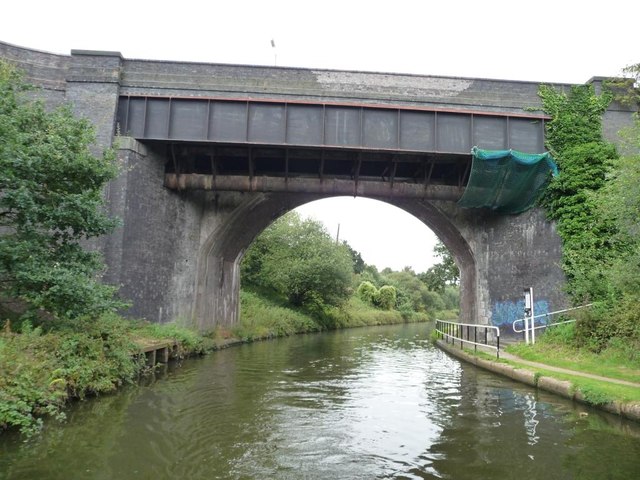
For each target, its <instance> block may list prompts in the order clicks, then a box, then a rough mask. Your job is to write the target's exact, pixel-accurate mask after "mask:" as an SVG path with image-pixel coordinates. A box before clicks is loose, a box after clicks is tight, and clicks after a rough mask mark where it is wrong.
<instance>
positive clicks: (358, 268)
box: [342, 240, 365, 273]
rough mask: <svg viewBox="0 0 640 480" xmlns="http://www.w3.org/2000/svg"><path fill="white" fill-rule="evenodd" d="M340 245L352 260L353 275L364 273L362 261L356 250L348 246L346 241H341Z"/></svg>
mask: <svg viewBox="0 0 640 480" xmlns="http://www.w3.org/2000/svg"><path fill="white" fill-rule="evenodd" d="M342 244H343V245H344V246H345V248H346V249H347V250H349V253H350V254H351V259H352V260H353V271H354V273H362V272H364V267H365V263H364V259H363V258H362V255H361V254H360V252H358V251H357V250H354V249H353V248H352V247H351V245H349V244H348V243H347V242H346V241H344V240H343V242H342Z"/></svg>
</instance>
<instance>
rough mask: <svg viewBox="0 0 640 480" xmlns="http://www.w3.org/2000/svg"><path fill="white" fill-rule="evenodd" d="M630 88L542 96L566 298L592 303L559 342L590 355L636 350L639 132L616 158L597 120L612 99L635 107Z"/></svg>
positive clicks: (546, 91)
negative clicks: (621, 347)
mask: <svg viewBox="0 0 640 480" xmlns="http://www.w3.org/2000/svg"><path fill="white" fill-rule="evenodd" d="M631 71H635V72H636V74H637V73H638V72H639V71H640V69H639V68H638V66H636V67H635V70H633V69H632V70H631ZM632 84H633V82H631V84H630V83H629V82H627V86H630V87H631V90H624V91H623V93H622V94H621V93H620V92H621V90H620V89H619V88H617V90H616V92H617V93H615V94H614V93H613V92H612V91H610V90H606V89H605V90H604V92H603V93H602V94H601V95H596V93H595V91H594V89H593V87H592V86H591V85H581V86H574V87H572V88H571V90H570V91H569V92H568V93H567V92H562V91H558V90H556V89H553V88H550V87H541V89H540V96H541V98H542V102H543V106H544V110H545V112H546V113H548V114H550V115H551V116H552V119H551V121H550V122H549V123H548V128H547V143H548V147H549V150H550V151H551V152H552V154H553V156H554V158H555V159H556V161H557V163H558V167H559V170H560V174H559V176H558V177H557V178H555V179H554V180H553V181H552V182H551V184H550V185H549V187H548V189H547V192H546V193H545V197H544V198H543V201H542V204H543V206H544V207H545V208H546V209H547V212H548V215H549V217H550V218H551V219H554V220H556V222H557V225H558V233H559V234H560V237H561V238H562V242H563V268H564V271H565V274H566V275H567V280H568V288H567V292H568V294H569V295H570V297H571V298H572V299H573V301H574V302H575V303H585V302H587V301H590V302H595V303H596V307H595V308H594V309H592V310H591V311H590V312H589V313H588V314H586V315H584V316H583V317H582V318H581V319H580V320H579V322H578V327H577V329H576V331H575V335H574V336H573V338H571V339H569V338H565V339H563V341H564V342H563V343H568V344H571V345H573V346H577V347H585V348H587V349H589V350H591V351H594V352H600V351H605V350H607V349H608V348H609V347H610V345H612V344H620V343H621V342H622V343H624V344H627V345H629V347H630V348H629V351H633V350H636V351H637V349H638V348H639V347H640V313H639V312H640V289H639V288H638V287H640V280H639V279H640V236H639V233H640V156H638V150H639V149H640V135H639V132H640V128H639V127H638V125H637V124H636V127H635V128H633V129H630V130H629V131H628V132H626V133H625V135H626V141H627V144H628V146H627V148H625V149H623V155H622V156H618V154H617V152H616V149H615V147H614V146H613V145H612V144H610V143H608V142H606V141H604V140H603V138H602V120H601V118H602V114H603V113H604V111H605V110H606V108H607V106H608V105H609V103H610V102H611V101H612V100H613V99H614V96H616V95H617V97H618V98H619V99H620V98H622V99H624V100H625V101H634V99H635V100H637V98H638V96H637V95H638V94H637V90H635V89H634V87H633V85H632ZM637 121H638V119H637V118H636V123H637ZM556 340H557V339H556Z"/></svg>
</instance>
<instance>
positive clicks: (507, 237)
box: [0, 43, 629, 330]
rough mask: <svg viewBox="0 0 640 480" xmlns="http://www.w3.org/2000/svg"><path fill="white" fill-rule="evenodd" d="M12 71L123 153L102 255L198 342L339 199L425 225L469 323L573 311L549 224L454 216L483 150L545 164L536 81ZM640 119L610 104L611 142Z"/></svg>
mask: <svg viewBox="0 0 640 480" xmlns="http://www.w3.org/2000/svg"><path fill="white" fill-rule="evenodd" d="M0 58H4V59H5V60H8V61H10V62H12V63H14V64H16V65H17V66H18V67H19V68H21V69H22V70H24V71H25V72H26V76H27V79H28V80H29V81H30V82H31V83H33V84H35V85H38V86H40V87H41V88H42V89H41V90H40V91H39V93H38V94H39V95H40V96H41V97H42V98H43V99H44V100H45V101H46V102H47V104H49V105H51V106H54V105H58V104H61V103H64V102H70V103H71V104H72V105H73V108H74V109H75V111H76V112H77V114H78V115H80V116H84V117H86V118H88V119H89V120H90V121H91V122H92V123H93V124H94V125H95V128H96V132H97V139H98V143H99V145H98V148H103V147H106V146H112V145H113V146H115V147H116V148H117V149H118V151H119V158H120V160H121V162H122V172H121V174H120V176H119V177H118V178H117V179H116V180H115V181H113V182H112V183H111V184H110V186H109V188H108V190H107V191H106V195H107V198H108V204H109V208H110V210H111V212H112V213H113V215H116V216H118V217H120V218H121V219H122V220H123V226H122V227H121V228H119V229H118V230H117V231H116V232H115V233H114V234H112V235H110V236H109V237H105V238H102V239H100V241H99V242H97V245H95V247H96V248H100V249H101V250H102V251H103V252H104V255H105V259H106V262H107V266H108V270H107V272H106V275H105V280H106V281H107V282H109V283H113V284H117V285H120V293H121V296H122V297H124V298H125V299H128V300H130V301H131V302H132V303H133V306H132V308H131V309H130V312H129V313H130V315H132V316H137V317H144V318H147V319H149V320H151V321H154V322H168V321H172V320H177V321H179V322H182V323H184V324H188V325H192V326H195V327H197V328H199V329H200V330H209V329H212V328H215V327H216V326H229V325H232V324H234V323H235V322H236V321H237V320H238V310H239V288H240V278H239V264H240V261H241V259H242V256H243V253H244V251H245V250H246V248H247V247H248V246H249V245H250V243H251V242H252V241H253V239H254V238H255V237H256V236H257V235H258V234H259V233H260V232H261V231H262V230H263V229H264V228H265V227H266V226H267V225H269V224H270V223H271V222H272V221H273V220H274V219H276V218H277V217H278V216H280V215H282V214H283V213H285V212H287V211H289V210H291V209H293V208H295V207H297V206H299V205H301V204H304V203H306V202H309V201H312V200H316V199H320V198H325V197H330V196H336V195H353V196H355V195H358V196H365V197H370V198H376V199H379V200H383V201H385V202H388V203H390V204H393V205H395V206H398V207H400V208H402V209H404V210H406V211H407V212H409V213H411V214H413V215H414V216H415V217H417V218H418V219H420V220H421V221H422V222H424V223H425V224H426V225H427V226H429V227H430V228H431V229H432V230H433V231H434V232H435V233H436V234H437V235H438V237H439V238H440V239H441V240H442V241H443V243H444V244H445V245H446V246H447V247H448V248H449V250H450V251H451V252H452V253H453V255H454V257H455V259H456V262H457V263H458V266H459V267H460V270H461V317H462V320H463V321H467V322H473V323H476V322H477V323H484V324H486V323H491V324H494V325H501V324H506V323H510V322H511V321H512V320H513V319H515V318H516V316H518V315H520V313H521V310H522V308H521V305H520V304H521V298H520V297H521V294H522V289H523V288H524V287H529V286H533V287H534V289H535V293H536V299H537V302H536V303H537V305H536V312H544V311H545V310H546V311H551V310H554V309H558V308H560V307H562V306H564V303H565V298H564V296H563V294H562V286H563V283H564V277H563V274H562V271H561V269H560V266H559V263H560V258H561V246H560V240H559V238H558V236H557V234H556V232H555V228H554V225H553V224H552V223H549V222H548V221H547V220H546V219H545V216H544V213H543V212H541V211H539V210H535V209H534V210H529V211H528V212H526V213H523V214H520V215H515V216H504V215H497V214H495V213H493V212H492V211H490V210H480V209H463V208H460V207H459V206H458V205H457V204H456V201H457V200H458V199H459V198H460V196H461V195H462V193H463V191H464V187H465V185H466V182H467V180H468V177H469V170H470V162H471V155H470V150H471V147H473V146H478V147H480V148H485V149H514V150H519V151H523V152H528V153H541V152H543V151H544V124H545V121H546V120H547V119H546V117H545V116H544V115H541V114H539V113H532V112H534V111H535V109H536V108H539V107H540V101H539V98H538V96H537V91H538V86H539V85H538V83H536V82H513V81H501V80H487V79H471V78H447V77H431V76H418V75H402V74H390V73H368V72H352V71H329V70H313V69H298V68H283V67H264V66H245V65H219V64H202V63H185V62H165V61H149V60H131V59H125V58H123V57H122V56H121V55H120V54H119V53H117V52H102V51H101V52H94V51H75V50H74V51H72V52H71V54H70V55H68V56H67V55H55V54H50V53H45V52H40V51H35V50H30V49H26V48H21V47H17V46H13V45H9V44H6V43H0ZM592 81H593V82H595V84H596V86H598V84H599V82H600V81H601V79H597V78H596V79H592ZM557 87H558V88H569V86H568V85H558V86H557ZM628 119H629V112H627V111H625V110H624V109H622V108H619V107H617V106H613V107H612V108H611V109H610V110H609V111H608V112H607V113H606V115H605V132H606V134H607V135H608V136H609V137H610V138H614V137H615V135H616V133H617V131H618V130H619V128H620V127H621V126H622V125H624V124H625V123H626V122H627V121H628ZM371 221H376V219H375V218H372V219H371ZM381 228H382V227H381ZM389 248H393V245H390V246H389ZM428 254H430V252H428V251H425V255H428Z"/></svg>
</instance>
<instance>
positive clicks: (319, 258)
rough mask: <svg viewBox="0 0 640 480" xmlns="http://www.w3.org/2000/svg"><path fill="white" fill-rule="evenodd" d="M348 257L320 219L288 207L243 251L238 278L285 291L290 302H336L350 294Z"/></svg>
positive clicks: (327, 303)
mask: <svg viewBox="0 0 640 480" xmlns="http://www.w3.org/2000/svg"><path fill="white" fill-rule="evenodd" d="M352 274H353V259H352V256H351V253H350V250H349V249H348V248H347V247H346V246H345V245H344V244H336V243H335V241H334V240H333V239H332V238H331V236H330V235H329V234H328V232H327V231H326V229H325V228H324V227H323V225H322V224H321V223H320V222H317V221H315V220H311V219H305V220H303V219H301V218H300V216H299V215H298V214H297V213H296V212H289V213H288V214H286V215H284V216H282V217H281V218H280V219H278V220H276V221H275V222H274V223H273V224H271V225H270V226H269V227H267V228H266V229H265V230H264V231H263V232H262V233H261V234H260V235H259V236H258V237H257V238H256V240H255V241H254V242H253V244H252V245H251V246H250V247H249V249H248V250H247V252H246V254H245V257H244V259H243V262H242V278H243V280H244V281H245V282H247V283H248V284H253V285H256V286H261V287H264V288H268V289H271V290H274V291H276V292H278V293H279V294H281V295H283V296H285V297H286V298H287V299H288V301H289V302H290V303H291V304H292V305H295V306H307V307H315V306H322V305H339V304H340V303H342V302H343V301H344V300H345V299H346V298H347V297H348V296H349V293H350V286H351V275H352Z"/></svg>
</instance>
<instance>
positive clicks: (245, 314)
mask: <svg viewBox="0 0 640 480" xmlns="http://www.w3.org/2000/svg"><path fill="white" fill-rule="evenodd" d="M320 330H322V328H321V326H320V324H319V323H318V322H316V320H314V319H313V318H312V317H311V316H309V314H307V313H305V312H300V311H296V310H293V309H292V308H288V307H287V306H286V305H284V304H283V303H282V301H281V300H279V299H278V297H274V296H269V295H268V294H266V293H264V292H263V293H259V292H257V291H252V290H250V289H247V288H244V289H243V290H242V291H241V292H240V324H239V325H238V326H237V327H235V328H234V329H233V330H232V333H233V335H234V336H236V337H238V338H241V339H243V340H246V341H252V340H257V339H261V338H271V337H283V336H288V335H293V334H295V333H306V332H317V331H320Z"/></svg>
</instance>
